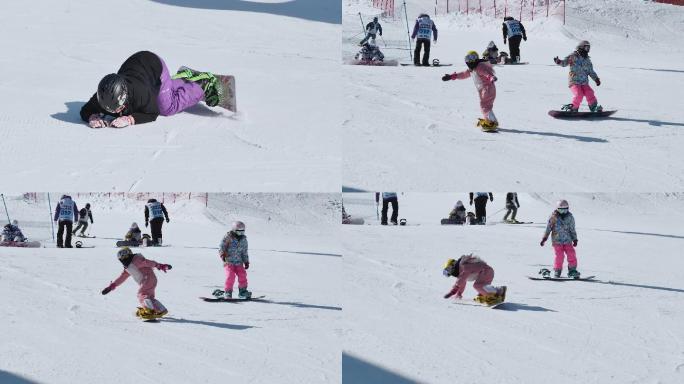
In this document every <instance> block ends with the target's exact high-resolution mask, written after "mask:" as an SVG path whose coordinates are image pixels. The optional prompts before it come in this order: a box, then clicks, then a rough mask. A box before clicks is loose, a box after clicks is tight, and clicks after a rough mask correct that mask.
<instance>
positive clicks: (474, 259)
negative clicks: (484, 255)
mask: <svg viewBox="0 0 684 384" xmlns="http://www.w3.org/2000/svg"><path fill="white" fill-rule="evenodd" d="M442 273H443V274H444V276H446V277H450V276H453V277H455V278H456V283H455V284H454V286H453V287H452V288H451V290H450V291H449V292H447V293H446V294H445V295H444V298H445V299H448V298H450V297H451V296H456V298H457V299H462V298H463V291H465V288H466V283H468V281H474V283H473V288H475V290H476V291H477V293H478V294H477V297H476V298H475V301H477V302H479V303H482V304H487V305H494V304H498V303H501V302H502V301H503V300H504V298H505V297H506V287H505V286H501V287H495V286H493V285H491V284H492V280H494V269H493V268H492V267H490V266H489V265H488V264H487V263H486V262H485V261H484V260H482V259H480V258H479V257H478V256H475V255H473V254H470V255H463V256H461V257H460V258H459V259H458V260H454V259H449V260H447V262H446V264H444V270H443V271H442Z"/></svg>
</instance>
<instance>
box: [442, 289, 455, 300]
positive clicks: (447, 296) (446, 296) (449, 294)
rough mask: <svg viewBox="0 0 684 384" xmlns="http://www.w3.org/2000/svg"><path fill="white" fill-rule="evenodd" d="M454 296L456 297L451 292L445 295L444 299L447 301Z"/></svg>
mask: <svg viewBox="0 0 684 384" xmlns="http://www.w3.org/2000/svg"><path fill="white" fill-rule="evenodd" d="M453 295H454V294H453V293H451V291H449V292H448V293H447V294H446V295H444V298H445V299H448V298H450V297H451V296H453Z"/></svg>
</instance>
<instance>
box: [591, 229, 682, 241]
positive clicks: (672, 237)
mask: <svg viewBox="0 0 684 384" xmlns="http://www.w3.org/2000/svg"><path fill="white" fill-rule="evenodd" d="M593 230H594V231H600V232H613V233H624V234H627V235H642V236H657V237H668V238H671V239H684V236H680V235H667V234H663V233H652V232H635V231H616V230H612V229H593Z"/></svg>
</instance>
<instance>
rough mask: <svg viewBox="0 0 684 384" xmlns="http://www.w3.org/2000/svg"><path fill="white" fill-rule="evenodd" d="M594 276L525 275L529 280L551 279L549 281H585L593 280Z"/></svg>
mask: <svg viewBox="0 0 684 384" xmlns="http://www.w3.org/2000/svg"><path fill="white" fill-rule="evenodd" d="M595 277H596V276H593V275H592V276H587V277H579V278H577V279H575V278H573V277H533V276H527V278H528V279H530V280H551V281H587V280H594V278H595Z"/></svg>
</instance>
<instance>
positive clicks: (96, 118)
mask: <svg viewBox="0 0 684 384" xmlns="http://www.w3.org/2000/svg"><path fill="white" fill-rule="evenodd" d="M88 125H90V128H104V127H106V126H107V122H106V121H104V120H103V119H102V116H101V115H100V114H99V113H93V114H92V115H90V117H89V118H88Z"/></svg>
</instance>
